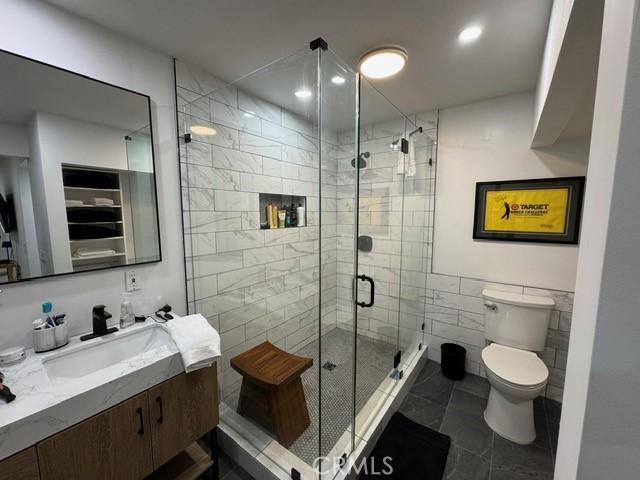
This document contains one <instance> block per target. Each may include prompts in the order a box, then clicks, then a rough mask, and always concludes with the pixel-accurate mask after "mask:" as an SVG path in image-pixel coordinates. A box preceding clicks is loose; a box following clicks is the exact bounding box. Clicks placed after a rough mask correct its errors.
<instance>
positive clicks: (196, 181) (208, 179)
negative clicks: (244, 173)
mask: <svg viewBox="0 0 640 480" xmlns="http://www.w3.org/2000/svg"><path fill="white" fill-rule="evenodd" d="M187 182H188V185H189V186H190V187H195V188H213V189H225V190H240V174H239V173H238V172H235V171H233V170H225V169H222V168H212V167H204V166H201V165H189V166H188V168H187Z"/></svg>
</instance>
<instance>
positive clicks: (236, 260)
mask: <svg viewBox="0 0 640 480" xmlns="http://www.w3.org/2000/svg"><path fill="white" fill-rule="evenodd" d="M238 268H242V252H225V253H214V254H211V255H203V256H200V257H195V258H193V275H194V277H202V276H205V275H212V274H214V273H220V272H228V271H231V270H236V269H238Z"/></svg>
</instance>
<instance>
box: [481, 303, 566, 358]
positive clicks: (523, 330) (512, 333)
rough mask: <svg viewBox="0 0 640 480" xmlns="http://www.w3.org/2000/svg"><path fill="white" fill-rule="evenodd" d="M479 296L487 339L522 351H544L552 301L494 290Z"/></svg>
mask: <svg viewBox="0 0 640 480" xmlns="http://www.w3.org/2000/svg"><path fill="white" fill-rule="evenodd" d="M482 297H483V298H484V306H485V308H484V332H485V337H486V338H487V340H490V341H492V342H495V343H498V344H500V345H506V346H509V347H514V348H520V349H522V350H529V351H543V350H544V344H545V341H546V338H547V328H548V327H549V316H550V314H551V309H552V308H553V306H554V305H555V302H554V301H553V299H551V298H549V297H538V296H533V295H519V294H517V293H509V292H500V291H498V290H483V291H482Z"/></svg>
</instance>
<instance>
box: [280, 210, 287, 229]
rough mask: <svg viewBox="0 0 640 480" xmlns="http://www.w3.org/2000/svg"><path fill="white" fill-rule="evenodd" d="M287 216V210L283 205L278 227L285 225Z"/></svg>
mask: <svg viewBox="0 0 640 480" xmlns="http://www.w3.org/2000/svg"><path fill="white" fill-rule="evenodd" d="M286 218H287V210H286V209H285V208H284V207H283V208H281V209H280V210H278V228H284V227H285V220H286Z"/></svg>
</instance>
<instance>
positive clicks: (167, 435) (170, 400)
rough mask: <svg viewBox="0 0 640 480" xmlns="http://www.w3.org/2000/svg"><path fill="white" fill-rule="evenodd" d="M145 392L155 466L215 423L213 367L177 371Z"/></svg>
mask: <svg viewBox="0 0 640 480" xmlns="http://www.w3.org/2000/svg"><path fill="white" fill-rule="evenodd" d="M148 393H149V410H150V411H151V412H152V421H151V430H152V435H151V440H152V444H153V463H154V466H155V468H158V467H160V466H161V465H163V464H164V463H166V462H167V461H169V460H170V459H171V458H173V457H175V456H176V455H177V454H178V453H179V452H181V451H182V450H184V449H185V447H186V446H187V445H189V444H190V443H192V442H194V441H195V440H197V439H198V438H200V437H202V436H203V435H204V434H205V433H207V432H208V431H210V430H212V429H213V428H214V427H215V426H216V425H217V424H218V382H217V372H216V369H215V367H212V368H204V369H202V370H197V371H195V372H192V373H189V374H187V375H178V376H176V377H173V378H172V379H170V380H167V381H166V382H163V383H161V384H160V385H158V386H156V387H153V388H151V389H149V390H148Z"/></svg>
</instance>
